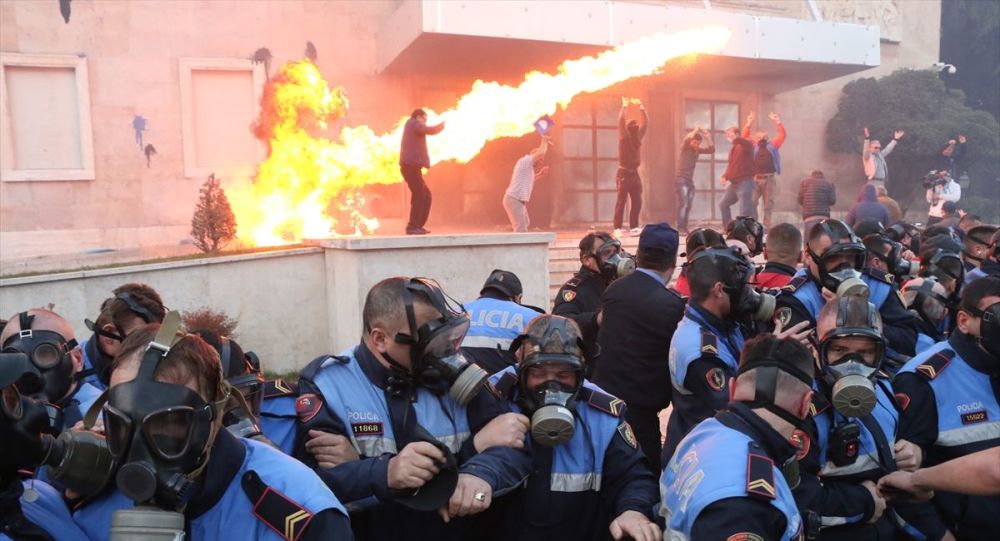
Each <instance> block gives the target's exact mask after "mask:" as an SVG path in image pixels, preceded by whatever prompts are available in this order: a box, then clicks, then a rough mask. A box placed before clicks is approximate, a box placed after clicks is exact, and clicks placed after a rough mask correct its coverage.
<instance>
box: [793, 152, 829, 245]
mask: <svg viewBox="0 0 1000 541" xmlns="http://www.w3.org/2000/svg"><path fill="white" fill-rule="evenodd" d="M836 203H837V188H836V187H835V186H834V185H833V184H832V183H831V182H830V181H828V180H826V178H824V177H823V172H822V171H820V170H819V169H816V170H814V171H813V172H812V174H810V175H809V176H808V177H806V178H804V179H802V182H801V183H799V206H800V207H802V221H803V222H804V223H805V227H803V229H802V236H803V237H808V236H809V231H810V230H811V229H812V226H814V225H816V224H818V223H820V222H821V221H823V220H825V219H827V218H829V217H830V208H831V207H833V205H835V204H836Z"/></svg>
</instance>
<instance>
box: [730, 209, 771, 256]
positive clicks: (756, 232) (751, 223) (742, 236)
mask: <svg viewBox="0 0 1000 541" xmlns="http://www.w3.org/2000/svg"><path fill="white" fill-rule="evenodd" d="M726 240H738V241H740V242H742V243H743V244H744V245H745V246H746V247H747V256H748V257H751V258H753V257H756V256H758V255H760V254H762V253H764V226H763V225H761V223H760V222H758V221H757V220H756V219H754V218H752V217H750V216H737V217H736V219H735V220H733V221H731V222H729V223H728V224H726Z"/></svg>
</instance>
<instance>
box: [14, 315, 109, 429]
mask: <svg viewBox="0 0 1000 541" xmlns="http://www.w3.org/2000/svg"><path fill="white" fill-rule="evenodd" d="M0 344H3V351H4V352H19V353H24V354H25V355H27V356H28V358H29V359H30V360H31V363H32V364H33V365H34V367H35V368H36V369H37V370H38V373H39V376H40V377H38V378H31V379H30V380H22V381H21V382H19V383H18V385H19V387H20V391H21V392H22V393H23V394H25V395H28V396H33V397H35V398H37V399H38V400H40V401H41V402H44V403H47V404H49V406H47V409H48V410H49V420H50V429H51V432H52V433H53V434H58V433H59V432H62V431H63V430H65V429H68V428H70V427H72V426H73V425H74V424H76V423H77V422H78V421H82V420H83V415H84V414H85V413H86V412H87V410H88V409H89V408H90V406H91V404H93V403H94V401H95V400H97V397H98V396H99V395H100V394H101V391H100V390H98V389H97V388H96V387H94V386H93V385H91V384H89V383H87V382H86V381H80V373H81V371H82V369H83V362H82V358H81V352H80V348H79V347H78V346H77V343H76V340H75V339H74V338H73V328H72V327H71V326H70V325H69V322H67V321H66V320H65V319H63V318H62V316H60V315H59V314H56V313H55V312H52V311H51V310H45V309H43V308H33V309H31V310H27V311H25V312H21V313H19V314H17V316H16V317H13V318H11V319H10V321H8V322H7V325H6V326H5V327H4V329H3V332H2V333H0Z"/></svg>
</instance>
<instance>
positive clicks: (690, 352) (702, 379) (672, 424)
mask: <svg viewBox="0 0 1000 541" xmlns="http://www.w3.org/2000/svg"><path fill="white" fill-rule="evenodd" d="M742 349H743V334H742V332H741V331H740V329H739V326H738V325H736V324H735V323H732V322H727V321H723V320H721V319H719V318H717V317H715V316H714V315H712V314H711V313H710V312H709V311H708V310H706V309H705V308H703V307H702V306H701V305H699V304H697V303H694V302H692V303H690V304H688V307H687V310H686V311H685V313H684V318H683V319H681V322H680V323H679V324H678V325H677V330H676V331H674V336H673V338H672V339H671V340H670V354H669V364H670V382H671V384H672V385H673V388H674V392H673V405H674V411H673V413H672V414H671V415H670V420H669V421H668V422H667V439H666V441H665V442H664V444H663V454H662V455H661V462H660V463H661V464H666V463H667V461H669V460H670V458H671V457H672V456H673V454H674V448H676V447H677V444H678V443H679V442H680V441H681V438H683V437H684V435H685V434H687V433H688V432H689V431H690V430H691V429H692V428H694V426H695V425H696V424H698V423H700V422H701V421H703V420H705V419H707V418H709V417H711V416H713V415H715V412H716V411H718V410H720V409H722V408H723V407H724V406H725V405H726V402H728V401H729V380H730V379H731V378H732V377H733V376H734V375H735V374H736V369H737V367H738V366H739V362H740V352H741V350H742Z"/></svg>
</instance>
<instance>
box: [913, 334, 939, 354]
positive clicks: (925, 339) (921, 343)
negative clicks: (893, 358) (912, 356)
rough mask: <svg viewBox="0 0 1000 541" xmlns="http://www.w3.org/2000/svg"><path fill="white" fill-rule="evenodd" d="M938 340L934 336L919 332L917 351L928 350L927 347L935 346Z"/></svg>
mask: <svg viewBox="0 0 1000 541" xmlns="http://www.w3.org/2000/svg"><path fill="white" fill-rule="evenodd" d="M936 343H937V342H935V341H934V339H933V338H931V337H930V336H927V335H926V334H924V333H922V332H921V333H917V350H916V351H917V353H919V352H921V351H924V350H926V349H927V348H929V347H931V346H933V345H934V344H936Z"/></svg>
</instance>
